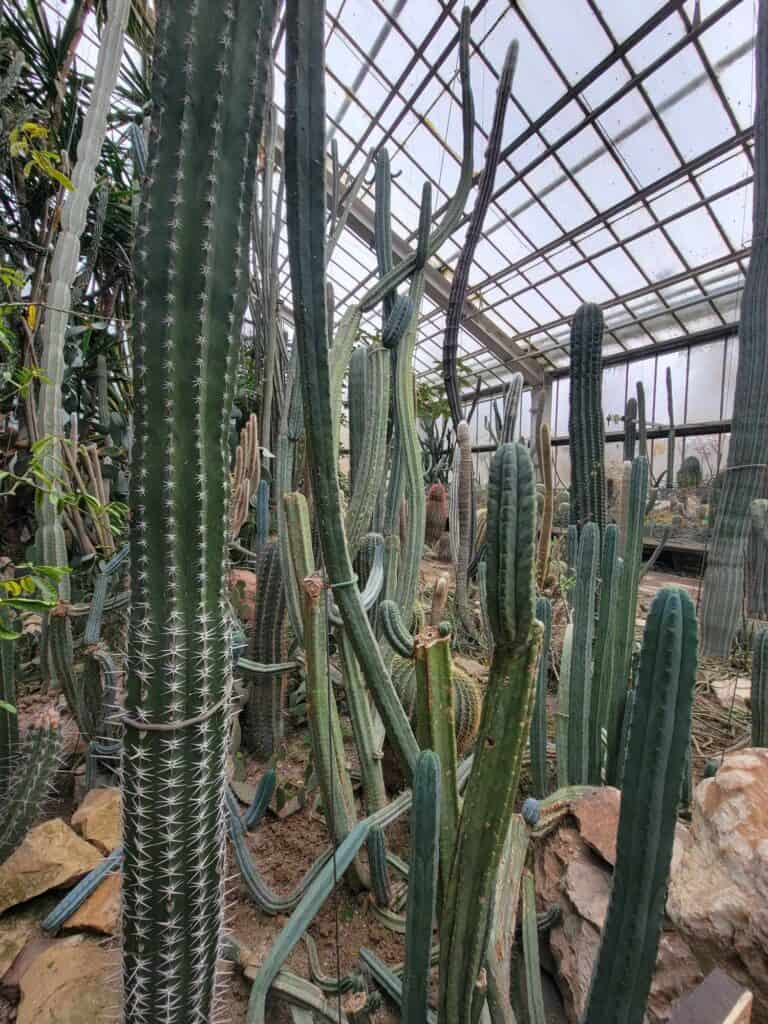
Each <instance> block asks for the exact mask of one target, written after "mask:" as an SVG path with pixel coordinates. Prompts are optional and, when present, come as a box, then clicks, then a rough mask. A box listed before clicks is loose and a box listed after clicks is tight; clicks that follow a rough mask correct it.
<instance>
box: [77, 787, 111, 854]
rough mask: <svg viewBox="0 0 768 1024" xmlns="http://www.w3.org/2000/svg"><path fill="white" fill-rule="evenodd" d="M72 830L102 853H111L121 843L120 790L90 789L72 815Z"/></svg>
mask: <svg viewBox="0 0 768 1024" xmlns="http://www.w3.org/2000/svg"><path fill="white" fill-rule="evenodd" d="M71 822H72V828H73V829H75V831H76V832H79V833H80V835H81V836H82V837H83V839H87V840H88V842H89V843H93V845H94V846H98V848H99V849H100V850H101V851H102V853H111V852H112V851H113V850H114V849H115V847H117V846H119V845H120V843H121V842H122V823H121V820H120V790H119V789H117V788H116V787H114V786H112V787H109V788H107V789H92V790H90V791H89V793H88V794H87V795H86V797H85V799H84V800H83V802H82V803H81V804H80V806H79V807H78V809H77V810H76V811H75V813H74V814H73V815H72V818H71Z"/></svg>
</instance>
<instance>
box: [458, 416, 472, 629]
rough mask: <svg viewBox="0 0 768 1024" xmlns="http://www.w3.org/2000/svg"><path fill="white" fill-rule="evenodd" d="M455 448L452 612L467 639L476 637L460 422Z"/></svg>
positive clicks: (468, 491) (467, 469)
mask: <svg viewBox="0 0 768 1024" xmlns="http://www.w3.org/2000/svg"><path fill="white" fill-rule="evenodd" d="M456 448H457V450H458V452H459V467H458V469H459V472H458V480H457V481H455V482H456V484H457V486H458V514H459V523H458V525H459V548H458V557H457V559H456V610H457V612H458V616H459V621H460V622H461V624H462V626H463V627H464V629H465V630H466V632H467V635H468V636H470V637H474V636H475V635H476V632H477V631H476V629H475V623H474V620H473V617H472V614H471V611H470V607H469V593H468V587H469V561H470V557H471V554H472V542H473V540H474V538H473V536H472V501H473V497H474V495H473V487H472V442H471V440H470V436H469V424H468V423H467V422H466V420H462V421H461V422H460V423H459V425H458V427H457V428H456Z"/></svg>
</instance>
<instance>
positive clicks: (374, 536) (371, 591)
mask: <svg viewBox="0 0 768 1024" xmlns="http://www.w3.org/2000/svg"><path fill="white" fill-rule="evenodd" d="M367 539H368V540H369V541H371V542H372V543H373V544H374V545H375V547H374V555H373V564H372V565H371V568H370V571H369V573H368V579H367V580H366V581H365V589H364V590H363V591H362V593H361V594H360V600H361V601H362V603H363V608H364V609H365V610H366V611H367V612H369V611H370V610H371V609H372V608H373V607H374V605H375V604H376V602H377V601H378V599H379V595H380V594H381V592H382V590H383V588H384V538H383V537H382V536H381V534H380V533H369V534H368V535H367ZM328 619H329V621H330V622H331V623H333V625H334V626H340V625H341V624H342V618H341V615H340V614H339V609H338V608H337V607H336V605H335V604H334V603H333V602H331V601H329V603H328Z"/></svg>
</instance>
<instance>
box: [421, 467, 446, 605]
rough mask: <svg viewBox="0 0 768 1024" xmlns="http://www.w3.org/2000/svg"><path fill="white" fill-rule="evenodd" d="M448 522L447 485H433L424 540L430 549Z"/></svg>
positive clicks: (428, 499) (430, 491) (429, 498)
mask: <svg viewBox="0 0 768 1024" xmlns="http://www.w3.org/2000/svg"><path fill="white" fill-rule="evenodd" d="M447 520H448V492H447V490H446V488H445V484H439V483H438V484H432V485H431V486H430V488H429V491H428V492H427V526H426V530H425V531H424V540H425V541H426V542H427V544H429V545H430V547H433V546H434V545H435V544H437V542H438V541H439V540H440V538H441V537H442V535H443V532H444V531H445V524H446V522H447ZM433 625H437V623H433Z"/></svg>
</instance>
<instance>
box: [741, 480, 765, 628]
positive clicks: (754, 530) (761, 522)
mask: <svg viewBox="0 0 768 1024" xmlns="http://www.w3.org/2000/svg"><path fill="white" fill-rule="evenodd" d="M749 516H750V523H749V537H748V539H747V555H746V559H747V565H748V566H749V572H748V573H747V580H746V584H747V585H746V604H747V607H746V614H747V617H748V618H750V619H766V618H768V500H766V499H765V498H755V500H754V501H753V502H752V504H751V505H750V507H749Z"/></svg>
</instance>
